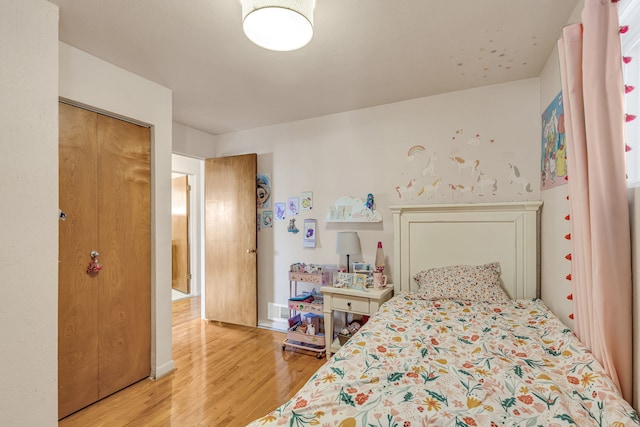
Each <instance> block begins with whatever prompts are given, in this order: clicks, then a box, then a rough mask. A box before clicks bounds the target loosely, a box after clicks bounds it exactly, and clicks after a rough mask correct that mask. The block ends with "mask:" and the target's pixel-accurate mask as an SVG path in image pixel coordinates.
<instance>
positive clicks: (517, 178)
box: [508, 163, 533, 194]
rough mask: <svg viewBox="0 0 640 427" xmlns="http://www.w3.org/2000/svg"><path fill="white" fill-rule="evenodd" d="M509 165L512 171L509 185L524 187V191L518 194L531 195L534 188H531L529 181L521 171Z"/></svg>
mask: <svg viewBox="0 0 640 427" xmlns="http://www.w3.org/2000/svg"><path fill="white" fill-rule="evenodd" d="M508 165H509V170H510V174H509V184H518V185H521V186H522V191H518V194H523V193H524V192H527V193H531V192H532V191H533V188H532V187H531V183H530V182H529V180H528V179H527V178H525V177H523V176H521V175H520V170H519V169H518V167H517V166H516V165H512V164H511V163H508Z"/></svg>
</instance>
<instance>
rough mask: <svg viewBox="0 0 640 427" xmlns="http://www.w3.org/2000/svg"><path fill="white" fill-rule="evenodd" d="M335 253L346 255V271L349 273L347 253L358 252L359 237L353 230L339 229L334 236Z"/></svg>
mask: <svg viewBox="0 0 640 427" xmlns="http://www.w3.org/2000/svg"><path fill="white" fill-rule="evenodd" d="M336 253H337V254H338V255H346V256H347V273H349V271H350V270H349V267H350V266H349V255H354V254H359V253H360V239H359V238H358V233H356V232H355V231H340V232H338V236H337V238H336Z"/></svg>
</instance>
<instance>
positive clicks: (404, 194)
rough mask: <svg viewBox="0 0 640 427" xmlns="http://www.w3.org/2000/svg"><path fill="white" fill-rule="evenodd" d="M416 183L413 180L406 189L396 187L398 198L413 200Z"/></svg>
mask: <svg viewBox="0 0 640 427" xmlns="http://www.w3.org/2000/svg"><path fill="white" fill-rule="evenodd" d="M415 183H416V180H415V178H413V179H411V180H410V181H409V183H408V184H407V185H406V187H402V188H401V187H400V186H398V187H396V193H398V197H399V198H400V199H406V198H408V199H409V200H413V191H414V190H413V185H414V184H415Z"/></svg>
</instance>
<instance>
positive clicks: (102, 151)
mask: <svg viewBox="0 0 640 427" xmlns="http://www.w3.org/2000/svg"><path fill="white" fill-rule="evenodd" d="M150 138H151V135H150V130H149V128H146V127H142V126H138V125H135V124H132V123H128V122H125V121H122V120H118V119H114V118H112V117H108V116H104V115H101V114H100V115H98V147H99V152H98V170H97V172H98V187H97V188H98V199H99V202H98V206H99V209H100V210H99V249H98V251H99V252H100V261H101V262H102V263H103V265H104V270H103V271H101V272H100V274H99V275H100V310H99V323H100V334H99V337H100V398H103V397H105V396H108V395H110V394H111V393H113V392H116V391H118V390H120V389H122V388H124V387H126V386H128V385H131V384H133V383H134V382H136V381H138V380H141V379H142V378H146V377H148V376H149V374H150V372H151V169H150V167H151V145H150V141H151V139H150Z"/></svg>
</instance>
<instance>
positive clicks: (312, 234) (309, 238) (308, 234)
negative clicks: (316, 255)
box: [302, 219, 316, 248]
mask: <svg viewBox="0 0 640 427" xmlns="http://www.w3.org/2000/svg"><path fill="white" fill-rule="evenodd" d="M302 246H304V247H305V248H315V247H316V220H315V219H305V220H304V236H303V240H302Z"/></svg>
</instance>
